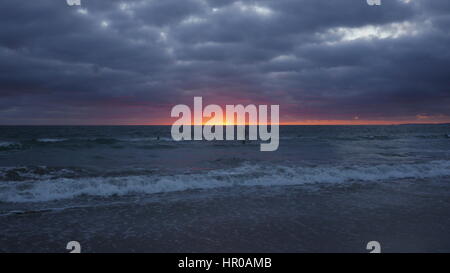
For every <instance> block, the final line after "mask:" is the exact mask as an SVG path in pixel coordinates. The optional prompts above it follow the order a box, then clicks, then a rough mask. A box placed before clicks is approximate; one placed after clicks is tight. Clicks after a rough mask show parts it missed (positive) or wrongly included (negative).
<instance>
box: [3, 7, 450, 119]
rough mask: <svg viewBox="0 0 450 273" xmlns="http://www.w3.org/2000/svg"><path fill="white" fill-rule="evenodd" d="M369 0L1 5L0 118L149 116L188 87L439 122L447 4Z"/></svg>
mask: <svg viewBox="0 0 450 273" xmlns="http://www.w3.org/2000/svg"><path fill="white" fill-rule="evenodd" d="M382 2H383V4H382V6H381V7H370V6H368V5H367V4H366V1H365V0H342V1H330V0H314V1H313V0H276V1H275V0H273V1H269V0H259V1H232V0H226V1H225V0H209V1H207V0H183V1H181V0H165V1H138V0H136V1H98V0H91V1H89V0H82V6H81V7H73V6H72V7H70V6H68V5H66V3H65V1H63V0H61V1H54V0H44V1H24V0H19V1H13V0H7V1H4V2H3V3H2V9H0V123H1V124H15V123H31V124H33V123H58V124H61V123H96V122H97V123H136V122H137V123H139V122H146V121H148V122H161V121H162V120H167V118H168V117H169V111H170V108H171V106H172V105H174V104H178V103H191V101H192V97H193V96H194V95H201V96H204V97H205V98H206V99H207V102H208V103H219V104H220V103H226V102H230V103H260V102H266V103H274V104H280V106H281V109H282V116H284V117H285V120H287V121H289V120H297V121H301V120H303V119H314V120H322V119H327V120H339V119H353V118H354V117H356V116H357V117H359V118H360V119H364V120H400V121H401V120H405V121H411V119H415V118H416V116H418V115H420V117H421V119H423V118H424V117H430V121H431V120H432V119H433V117H437V118H439V119H446V120H449V119H448V116H450V107H449V105H450V80H449V77H448V75H449V74H450V73H449V72H450V69H449V63H450V50H449V48H450V47H449V45H450V34H449V31H448V29H450V4H449V2H448V1H447V0H431V1H426V0H411V1H404V0H391V1H382ZM282 119H283V117H282ZM86 120H88V121H86Z"/></svg>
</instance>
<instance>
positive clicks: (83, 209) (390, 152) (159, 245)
mask: <svg viewBox="0 0 450 273" xmlns="http://www.w3.org/2000/svg"><path fill="white" fill-rule="evenodd" d="M170 129H171V127H170V126H1V127H0V252H68V250H66V244H67V242H69V241H78V242H80V244H81V247H82V251H83V252H368V250H367V249H366V244H367V242H369V241H378V242H379V243H380V244H381V248H382V251H383V252H449V251H450V232H449V230H450V135H449V134H450V125H449V124H443V125H396V126H281V127H280V137H279V142H280V146H279V149H278V150H277V151H274V152H261V151H260V141H246V142H242V141H180V142H175V141H173V140H172V138H171V135H170Z"/></svg>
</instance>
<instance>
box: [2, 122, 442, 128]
mask: <svg viewBox="0 0 450 273" xmlns="http://www.w3.org/2000/svg"><path fill="white" fill-rule="evenodd" d="M239 125H244V124H212V125H208V126H239ZM251 125H253V126H255V125H256V126H259V124H251ZM261 125H263V124H261ZM267 125H271V124H267ZM278 125H279V126H397V125H450V122H426V123H425V122H416V123H414V122H405V123H395V122H394V123H358V124H354V123H348V124H344V123H280V124H278ZM0 126H2V127H6V126H36V127H37V126H104V127H106V126H172V124H0ZM190 126H199V125H194V124H191V125H190ZM201 126H206V125H205V124H202V125H201ZM245 126H250V125H249V124H245Z"/></svg>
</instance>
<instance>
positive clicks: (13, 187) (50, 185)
mask: <svg viewBox="0 0 450 273" xmlns="http://www.w3.org/2000/svg"><path fill="white" fill-rule="evenodd" d="M444 176H450V161H446V160H440V161H431V162H427V163H414V164H396V165H387V164H381V165H372V166H320V167H317V166H316V167H314V166H283V165H276V166H273V165H260V164H250V163H244V164H243V165H241V166H239V167H236V168H230V169H222V170H210V171H205V172H197V173H188V174H175V175H168V174H164V175H162V174H145V175H129V176H113V177H104V176H100V177H80V178H66V177H60V178H54V179H40V180H29V181H14V182H13V181H9V182H1V183H0V202H45V201H52V200H59V199H70V198H75V197H79V196H102V197H108V196H122V195H131V194H154V193H166V192H176V191H186V190H199V189H212V188H222V187H233V186H283V185H301V184H311V183H345V182H368V181H386V180H390V179H407V178H413V179H420V178H432V177H444Z"/></svg>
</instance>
